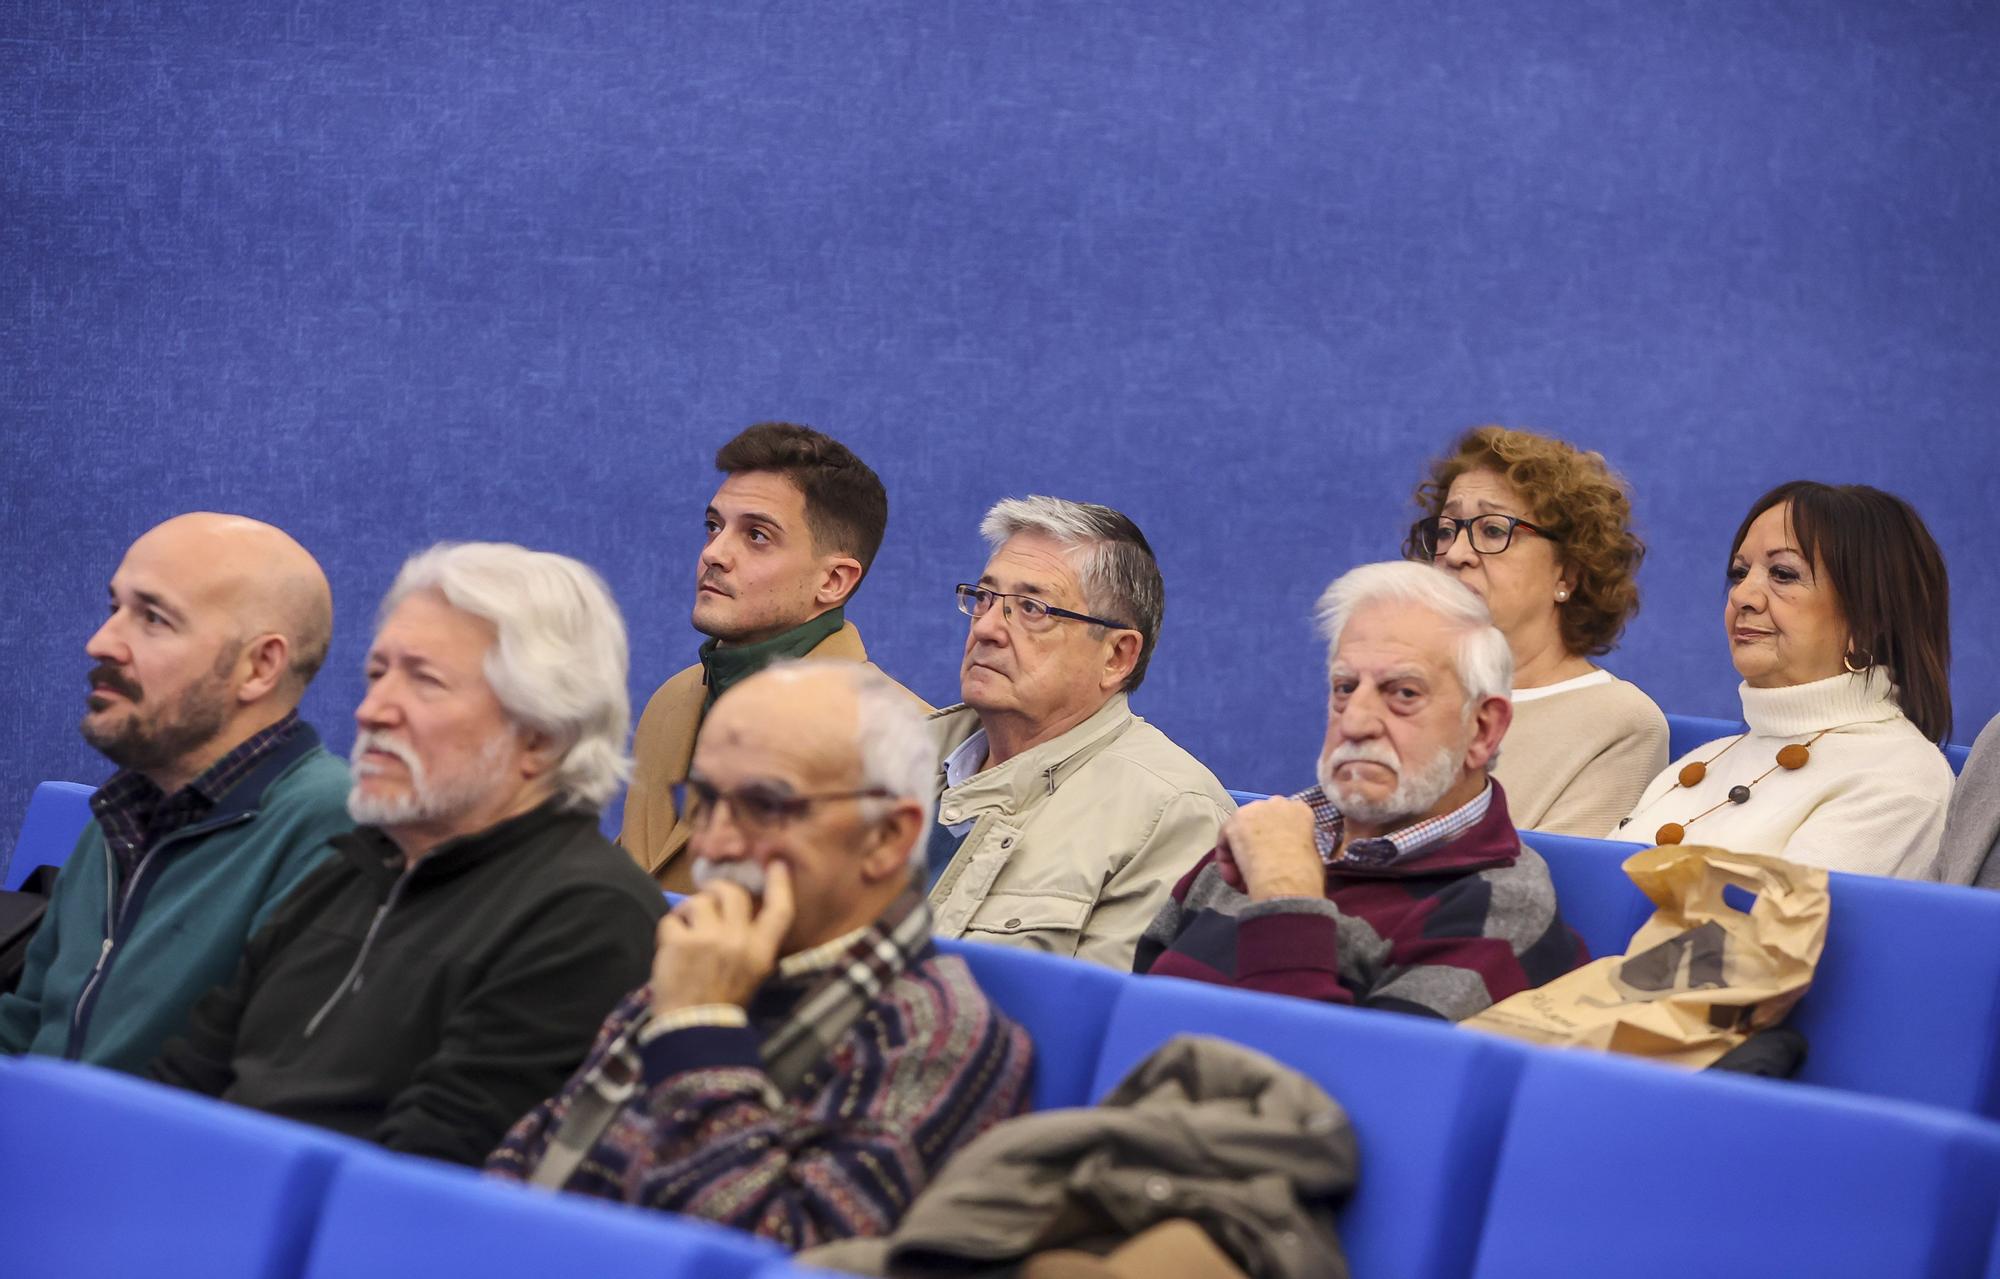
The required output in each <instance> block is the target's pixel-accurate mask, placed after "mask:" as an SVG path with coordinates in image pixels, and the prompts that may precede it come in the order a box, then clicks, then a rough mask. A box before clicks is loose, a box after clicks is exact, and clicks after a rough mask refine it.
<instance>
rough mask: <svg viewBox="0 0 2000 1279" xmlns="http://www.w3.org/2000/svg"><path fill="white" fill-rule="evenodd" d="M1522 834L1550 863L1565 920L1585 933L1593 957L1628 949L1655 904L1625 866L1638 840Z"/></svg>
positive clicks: (1622, 952)
mask: <svg viewBox="0 0 2000 1279" xmlns="http://www.w3.org/2000/svg"><path fill="white" fill-rule="evenodd" d="M1521 839H1522V841H1523V842H1524V843H1526V844H1527V845H1528V847H1530V848H1532V849H1534V850H1535V851H1536V852H1538V853H1540V854H1541V855H1542V860H1543V861H1545V862H1547V863H1548V864H1549V878H1550V880H1552V881H1553V882H1554V883H1555V886H1556V902H1557V904H1558V905H1559V906H1560V907H1561V908H1562V915H1563V919H1564V921H1565V922H1567V923H1568V924H1569V926H1570V927H1571V928H1574V929H1576V931H1577V932H1578V933H1580V934H1582V936H1583V940H1584V943H1585V944H1586V945H1588V946H1589V947H1590V957H1591V958H1592V959H1602V958H1604V957H1605V956H1606V955H1622V954H1624V953H1625V943H1627V942H1629V941H1631V940H1632V934H1633V933H1636V932H1638V931H1639V926H1640V925H1641V924H1643V923H1645V922H1646V919H1647V917H1648V916H1649V915H1651V914H1652V913H1653V904H1652V903H1651V902H1649V901H1647V900H1646V895H1645V894H1644V893H1642V892H1640V891H1639V890H1638V889H1637V888H1634V887H1633V886H1632V881H1631V880H1629V879H1627V878H1626V877H1625V872H1624V870H1623V869H1622V866H1623V863H1624V860H1625V858H1626V857H1629V856H1630V855H1631V854H1633V853H1636V852H1638V851H1639V848H1640V845H1637V844H1614V843H1611V842H1609V841H1607V840H1602V839H1579V838H1577V837H1576V836H1574V835H1545V834H1543V833H1542V832H1540V831H1523V832H1522V833H1521Z"/></svg>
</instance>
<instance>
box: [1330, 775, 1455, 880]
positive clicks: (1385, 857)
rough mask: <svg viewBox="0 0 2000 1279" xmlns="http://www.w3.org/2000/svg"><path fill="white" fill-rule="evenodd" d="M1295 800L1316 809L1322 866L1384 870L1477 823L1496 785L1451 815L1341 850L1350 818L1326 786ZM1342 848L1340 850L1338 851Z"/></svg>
mask: <svg viewBox="0 0 2000 1279" xmlns="http://www.w3.org/2000/svg"><path fill="white" fill-rule="evenodd" d="M1292 798H1293V799H1296V800H1302V801H1304V802H1305V803H1306V804H1307V805H1309V806H1310V807H1311V808H1312V811H1313V843H1314V844H1315V845H1316V846H1317V847H1318V848H1319V860H1320V862H1321V864H1322V865H1324V866H1326V867H1327V869H1329V870H1338V869H1341V868H1344V867H1357V868H1363V869H1368V870H1381V869H1383V868H1385V867H1389V866H1400V865H1403V864H1405V863H1407V862H1413V861H1415V860H1416V859H1417V858H1419V857H1422V856H1424V855H1425V854H1426V853H1431V852H1435V851H1436V850H1437V849H1439V848H1442V847H1444V846H1445V845H1446V844H1448V843H1450V842H1451V841H1452V840H1454V839H1457V838H1458V837H1459V836H1460V835H1463V834H1465V832H1467V831H1469V830H1471V829H1472V828H1473V827H1474V826H1477V825H1478V824H1479V823H1480V821H1481V820H1483V819H1484V818H1485V816H1486V810H1487V809H1488V808H1489V807H1491V806H1492V803H1493V783H1492V781H1491V780H1490V779H1489V780H1488V781H1487V783H1486V785H1485V786H1483V787H1481V788H1480V790H1479V793H1478V794H1477V795H1474V796H1473V797H1472V798H1471V799H1469V800H1467V801H1466V802H1465V803H1463V804H1460V805H1459V806H1458V807H1457V808H1454V809H1452V810H1451V811H1450V812H1448V813H1441V814H1439V815H1438V816H1436V817H1431V818H1426V819H1425V820H1423V821H1420V822H1416V823H1414V824H1412V825H1409V826H1405V827H1403V828H1402V829H1400V830H1392V831H1390V832H1389V833H1388V834H1386V835H1379V836H1377V837H1375V838H1374V839H1357V840H1355V841H1354V842H1353V843H1351V844H1349V845H1348V846H1347V847H1346V848H1345V849H1341V848H1340V836H1341V832H1342V831H1343V830H1344V829H1345V828H1346V819H1345V818H1343V817H1342V816H1341V813H1340V809H1339V808H1338V807H1337V806H1335V804H1334V802H1333V799H1332V798H1331V797H1330V796H1329V795H1327V793H1326V790H1325V788H1324V787H1320V786H1310V787H1307V788H1306V789H1305V790H1302V791H1300V792H1299V793H1298V794H1296V795H1294V796H1292ZM1336 849H1339V850H1340V851H1339V852H1338V853H1336V852H1335V850H1336Z"/></svg>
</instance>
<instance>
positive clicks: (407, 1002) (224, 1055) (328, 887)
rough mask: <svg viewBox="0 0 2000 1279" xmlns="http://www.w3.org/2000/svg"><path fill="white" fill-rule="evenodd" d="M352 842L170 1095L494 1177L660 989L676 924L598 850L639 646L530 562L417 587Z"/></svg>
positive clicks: (168, 1077)
mask: <svg viewBox="0 0 2000 1279" xmlns="http://www.w3.org/2000/svg"><path fill="white" fill-rule="evenodd" d="M367 675H368V694H367V696H366V697H364V698H363V699H362V702H361V706H360V708H359V709H358V710H356V712H355V721H356V724H357V727H358V729H359V733H358V736H357V738H356V741H355V744H354V787H353V790H352V792H351V793H350V794H349V797H348V809H349V812H350V813H351V814H352V816H353V817H354V820H355V821H357V822H359V823H361V826H360V827H359V828H358V829H357V830H356V831H354V833H353V834H352V835H348V836H344V837H341V838H340V839H337V840H335V841H334V845H333V846H334V849H335V856H333V857H332V858H331V859H329V860H328V862H327V863H326V864H324V865H323V866H321V867H320V868H319V869H318V870H316V871H314V872H313V873H312V874H311V875H309V876H308V877H307V878H306V879H305V880H304V882H302V883H301V884H300V886H299V888H298V890H297V891H296V892H294V893H293V894H292V895H291V896H290V897H289V898H287V899H286V901H285V902H284V903H283V905H281V906H280V907H279V908H278V910H277V912H276V913H275V914H274V916H273V917H272V920H271V922H270V924H269V925H268V926H267V927H265V928H264V929H263V930H262V931H261V932H259V933H258V934H257V935H256V936H255V937H254V938H253V939H252V940H251V942H250V945H249V947H248V948H247V950H246V951H245V954H244V959H243V962H242V964H241V966H240V967H239V968H238V970H237V973H236V975H235V977H234V978H233V979H232V980H231V981H230V982H229V983H228V984H226V985H223V986H221V987H218V988H217V989H216V990H214V991H212V992H211V993H210V994H209V995H208V996H206V997H205V998H204V999H202V1001H201V1002H200V1003H199V1004H197V1005H196V1006H195V1009H194V1013H193V1015H192V1019H191V1022H190V1025H189V1028H188V1031H187V1033H186V1034H185V1035H184V1036H182V1037H181V1038H179V1039H176V1040H174V1041H172V1042H170V1043H169V1044H168V1045H167V1046H166V1048H165V1049H164V1050H163V1051H162V1053H161V1055H160V1056H159V1057H158V1058H157V1059H156V1060H155V1061H154V1062H153V1064H152V1066H151V1067H150V1068H149V1070H148V1073H149V1074H150V1075H152V1076H153V1077H154V1078H156V1079H160V1080H163V1081H165V1082H168V1083H173V1084H178V1085H180V1086H182V1087H186V1088H191V1089H194V1090H196V1091H200V1092H204V1093H208V1094H210V1095H211V1096H219V1097H222V1098H225V1099H227V1100H230V1101H236V1102H240V1103H242V1104H244V1105H247V1106H253V1107H255V1108H257V1109H260V1110H267V1111H271V1112H273V1113H276V1114H282V1115H286V1116H288V1117H290V1118H293V1119H299V1120H303V1121H305V1122H307V1123H315V1124H319V1125H322V1126H324V1127H328V1128H333V1129H336V1130H339V1131H341V1132H345V1133H349V1134H351V1135H353V1136H358V1137H365V1138H368V1139H370V1140H373V1141H377V1142H380V1143H381V1144H383V1145H385V1146H388V1147H390V1148H392V1149H396V1150H403V1151H409V1152H411V1153H415V1154H422V1155H428V1156H431V1157H433V1158H438V1159H446V1160H452V1161H455V1162H459V1163H476V1162H478V1161H479V1160H480V1159H481V1158H482V1157H483V1156H484V1155H485V1154H486V1152H487V1151H488V1150H490V1149H491V1148H492V1147H493V1145H494V1143H495V1142H497V1141H498V1140H499V1138H500V1134H501V1133H503V1132H504V1131H506V1128H507V1125H508V1124H510V1123H511V1122H513V1120H514V1119H515V1118H516V1117H518V1116H519V1115H520V1114H521V1113H522V1112H524V1111H526V1110H527V1109H528V1108H529V1107H530V1106H532V1105H533V1104H534V1103H535V1102H537V1101H539V1100H540V1099H541V1098H543V1097H545V1096H547V1095H548V1094H549V1093H551V1092H553V1091H554V1090H555V1089H556V1087H557V1086H558V1085H559V1084H561V1083H562V1081H563V1080H564V1079H565V1078H566V1077H567V1076H568V1075H569V1074H570V1072H571V1071H573V1070H574V1069H575V1068H576V1066H577V1063H578V1062H579V1061H581V1060H582V1058H583V1055H584V1052H585V1050H586V1049H587V1048H588V1047H589V1046H590V1039H591V1035H592V1032H594V1031H595V1030H596V1029H597V1026H598V1023H599V1022H600V1021H602V1020H603V1017H604V1014H605V1012H606V1010H608V1009H609V1008H610V1007H611V1006H612V1005H613V1004H615V1003H616V1002H617V1001H618V999H619V997H620V996H621V995H623V994H624V993H625V991H627V990H629V989H631V988H632V987H634V986H637V985H638V984H640V983H641V982H643V981H644V980H645V978H646V974H647V972H648V970H649V968H650V966H651V962H652V956H653V934H654V928H655V926H656V924H657V922H658V920H659V918H660V917H661V915H662V914H664V913H665V903H664V902H663V901H662V899H661V897H660V892H659V889H658V888H657V887H656V886H655V885H654V883H653V881H652V879H651V878H650V877H649V876H647V875H646V873H645V872H643V871H641V870H640V869H639V868H638V867H637V866H636V865H635V864H634V863H633V862H632V860H631V858H629V857H627V856H626V855H625V854H624V853H623V852H621V851H619V849H618V848H617V847H616V846H615V845H613V844H612V843H611V842H610V841H609V840H607V839H605V838H604V836H603V835H602V834H600V833H599V831H598V826H597V823H598V812H599V810H600V809H601V808H602V806H603V805H604V803H605V801H606V800H608V799H609V798H610V797H611V796H612V795H613V794H615V793H616V792H617V789H618V785H619V782H620V781H621V780H622V778H623V777H624V775H625V772H626V769H627V766H628V765H627V761H626V758H625V754H624V742H625V733H626V728H627V726H628V724H629V723H630V709H629V706H628V703H627V700H626V692H625V677H626V646H625V626H624V622H623V621H622V620H621V619H620V617H619V615H618V608H617V605H616V604H615V603H613V602H612V599H611V595H610V592H609V591H608V590H607V589H606V588H605V586H604V583H603V582H602V581H601V580H600V579H599V578H598V576H597V575H596V574H595V573H593V572H591V570H590V569H588V568H586V567H585V566H584V565H582V564H579V563H578V562H576V561H575V560H572V559H567V558H565V557H563V556H560V555H552V554H548V553H546V552H538V551H529V550H525V549H523V548H521V547H518V546H506V545H496V544H486V543H468V544H464V545H457V546H451V545H446V546H438V547H433V548H432V549H431V550H428V551H425V552H423V553H422V554H420V555H417V556H414V557H413V558H412V559H411V560H410V561H409V562H408V563H407V564H405V565H404V566H403V570H402V572H401V573H400V574H399V575H398V576H397V578H396V582H395V585H394V586H392V587H391V588H390V591H389V595H388V598H387V599H385V600H384V601H383V605H382V620H381V623H380V625H379V627H378V628H377V630H376V634H375V642H374V643H373V645H371V646H370V648H369V651H368V659H367Z"/></svg>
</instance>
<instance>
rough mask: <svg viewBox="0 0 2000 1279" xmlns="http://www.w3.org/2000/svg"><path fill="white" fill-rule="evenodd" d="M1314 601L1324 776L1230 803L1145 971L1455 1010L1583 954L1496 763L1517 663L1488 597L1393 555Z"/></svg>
mask: <svg viewBox="0 0 2000 1279" xmlns="http://www.w3.org/2000/svg"><path fill="white" fill-rule="evenodd" d="M1318 612H1319V620H1320V624H1321V628H1322V630H1323V631H1324V633H1325V635H1326V638H1327V644H1328V661H1327V671H1328V677H1329V682H1330V684H1331V697H1330V699H1329V701H1328V705H1327V719H1326V745H1325V747H1324V748H1323V750H1322V751H1321V753H1320V760H1319V779H1320V780H1319V785H1317V786H1315V787H1312V788H1311V789H1309V790H1306V791H1303V792H1301V793H1299V794H1298V795H1295V796H1292V797H1290V798H1272V799H1266V800H1261V801H1258V802H1256V803H1253V804H1246V805H1245V806H1244V807H1243V808H1241V809H1240V810H1238V812H1237V814H1236V816H1235V817H1233V818H1232V819H1231V820H1230V821H1229V822H1228V823H1227V824H1226V825H1225V826H1224V827H1223V830H1222V836H1221V840H1220V842H1219V843H1218V844H1217V846H1216V848H1215V851H1213V852H1211V853H1210V854H1209V855H1208V856H1207V857H1206V858H1204V859H1203V860H1202V862H1201V863H1200V865H1198V866H1197V867H1196V868H1195V869H1194V870H1193V871H1191V872H1190V873H1189V874H1188V875H1187V876H1186V877H1185V878H1184V879H1182V880H1181V881H1180V883H1178V884H1177V885H1175V886H1174V890H1173V897H1172V900H1171V901H1170V902H1169V903H1168V905H1167V906H1166V907H1165V908H1164V909H1163V910H1162V911H1161V912H1160V914H1159V916H1158V917H1157V918H1155V919H1154V921H1153V923H1152V926H1151V927H1149V928H1148V929H1147V930H1146V935H1145V937H1144V938H1143V939H1142V940H1141V942H1140V944H1139V952H1138V960H1137V963H1136V965H1135V967H1136V969H1137V971H1139V972H1152V973H1164V974H1167V975H1169V976H1174V977H1189V978H1193V979H1195V980H1198V981H1209V982H1215V983H1218V984H1221V985H1226V986H1236V987H1240V988H1242V989H1245V990H1262V991H1268V992H1271V993H1274V994H1283V995H1297V996H1300V997H1302V998H1306V999H1317V1000H1322V1001H1325V1002H1328V1003H1340V1004H1360V1005H1363V1006H1366V1007H1370V1008H1388V1009H1393V1010H1395V1011H1398V1012H1409V1013H1418V1014H1422V1015H1424V1016H1429V1017H1442V1018H1444V1019H1446V1020H1449V1021H1459V1020H1462V1019H1463V1018H1466V1017H1469V1016H1471V1015H1472V1014H1473V1013H1476V1012H1478V1011H1480V1010H1481V1009H1483V1008H1485V1007H1487V1006H1488V1005H1489V1004H1492V1003H1494V1002H1496V1001H1498V1000H1501V999H1505V998H1506V997H1507V996H1509V995H1512V994H1515V993H1517V992H1519V991H1522V990H1527V989H1529V988H1531V987H1535V986H1539V985H1541V984H1543V983H1544V982H1547V981H1549V980H1551V979H1553V978H1555V977H1557V976H1560V975H1561V974H1562V973H1565V972H1567V971H1569V970H1570V969H1571V968H1574V967H1575V966H1576V965H1578V964H1579V963H1582V962H1583V961H1584V959H1585V958H1587V956H1586V954H1585V951H1584V947H1583V944H1582V942H1581V941H1580V940H1579V939H1578V938H1577V937H1576V935H1575V934H1574V933H1573V932H1571V930H1570V929H1569V927H1568V926H1567V925H1565V924H1564V923H1563V920H1562V916H1561V914H1560V913H1559V912H1558V911H1557V909H1556V895H1555V888H1554V886H1553V885H1552V884H1551V883H1550V882H1549V874H1548V867H1547V866H1546V865H1545V864H1544V863H1543V862H1542V859H1541V858H1540V857H1539V856H1537V855H1536V854H1535V853H1534V852H1533V851H1532V850H1531V849H1528V848H1526V847H1523V846H1522V844H1521V838H1520V836H1519V835H1518V834H1517V833H1516V832H1515V830H1514V823H1513V822H1512V820H1511V819H1510V818H1509V817H1508V815H1507V797H1506V795H1505V794H1504V793H1503V792H1502V791H1501V789H1500V784H1499V783H1498V782H1496V781H1494V780H1492V778H1491V777H1489V776H1488V770H1489V769H1490V768H1491V767H1492V764H1493V760H1494V757H1495V756H1496V755H1497V754H1498V753H1499V750H1500V739H1501V738H1502V737H1503V736H1505V734H1506V732H1507V725H1508V723H1509V721H1510V720H1511V719H1512V717H1513V708H1512V706H1511V704H1510V702H1509V700H1508V693H1509V689H1510V685H1511V682H1512V679H1513V659H1512V657H1511V655H1510V653H1509V650H1508V647H1507V640H1506V637H1505V636H1503V635H1502V634H1501V633H1500V632H1499V631H1498V630H1497V629H1495V628H1494V626H1493V623H1492V620H1491V618H1490V617H1489V615H1488V614H1487V611H1486V606H1485V605H1484V604H1483V603H1481V602H1480V600H1479V599H1478V597H1477V596H1475V595H1473V594H1472V592H1470V591H1468V590H1467V589H1466V588H1465V587H1463V586H1461V585H1460V584H1458V583H1457V582H1455V581H1452V580H1451V579H1449V578H1447V577H1445V576H1444V575H1443V574H1441V573H1438V572H1437V571H1436V570H1434V569H1431V568H1429V567H1427V566H1425V565H1421V564H1411V563H1390V564H1367V565H1363V566H1362V567H1360V568H1357V569H1354V570H1353V571H1351V572H1349V573H1346V574H1344V575H1343V576H1341V577H1340V578H1339V579H1338V580H1337V581H1335V582H1334V583H1333V585H1332V586H1330V587H1328V588H1327V590H1326V593H1325V594H1324V595H1322V596H1321V597H1320V604H1319V610H1318Z"/></svg>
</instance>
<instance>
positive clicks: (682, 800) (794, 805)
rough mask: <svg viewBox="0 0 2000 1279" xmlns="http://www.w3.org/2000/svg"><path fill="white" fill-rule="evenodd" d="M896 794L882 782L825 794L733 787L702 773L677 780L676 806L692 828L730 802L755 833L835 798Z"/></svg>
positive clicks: (761, 786)
mask: <svg viewBox="0 0 2000 1279" xmlns="http://www.w3.org/2000/svg"><path fill="white" fill-rule="evenodd" d="M894 798H895V796H894V795H892V794H891V793H890V792H888V791H886V790H884V789H882V788H881V787H880V786H871V787H868V788H867V789H865V790H844V791H829V792H827V793H826V794H823V795H794V794H792V793H791V792H789V791H785V790H780V789H779V788H777V787H775V786H770V785H766V784H764V783H761V782H752V783H750V784H749V785H748V786H738V787H736V788H735V789H733V790H722V789H721V788H719V787H716V786H711V785H710V784H709V783H707V782H705V781H703V780H701V779H700V778H699V777H690V778H688V779H687V780H686V781H684V782H676V783H674V807H675V809H676V810H678V811H679V813H680V815H681V816H682V817H683V818H685V819H687V823H688V825H689V826H690V827H692V828H693V829H695V830H702V829H704V828H706V827H707V825H708V824H709V823H710V822H711V821H713V820H715V814H716V813H717V811H719V810H720V809H721V807H722V805H724V804H727V805H729V811H730V812H731V813H733V814H734V815H735V817H736V824H737V825H738V826H741V827H742V828H743V829H744V830H745V831H747V832H749V833H750V834H753V835H761V834H765V833H768V832H770V831H774V830H777V829H779V828H780V827H784V826H789V825H791V824H792V823H793V822H795V821H797V820H799V818H801V817H804V816H805V815H806V814H807V813H809V812H811V811H812V807H813V805H814V804H825V803H829V802H831V801H833V800H836V799H894Z"/></svg>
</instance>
